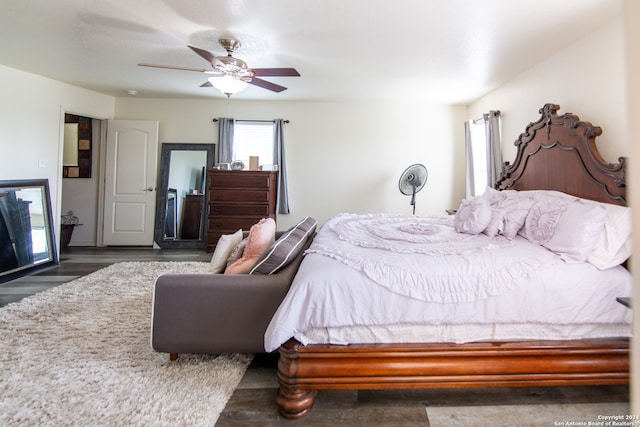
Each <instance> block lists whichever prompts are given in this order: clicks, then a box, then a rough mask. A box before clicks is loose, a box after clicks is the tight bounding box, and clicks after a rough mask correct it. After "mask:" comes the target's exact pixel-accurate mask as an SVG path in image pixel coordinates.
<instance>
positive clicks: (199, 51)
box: [187, 45, 224, 68]
mask: <svg viewBox="0 0 640 427" xmlns="http://www.w3.org/2000/svg"><path fill="white" fill-rule="evenodd" d="M187 46H189V49H191V50H192V51H194V52H195V53H197V54H198V55H200V56H201V57H202V58H204V59H206V60H207V61H208V62H209V63H210V64H211V65H213V67H214V68H216V67H224V63H223V62H222V61H220V60H219V59H218V58H216V57H215V56H214V55H213V54H212V53H211V52H209V51H207V50H204V49H200V48H199V47H195V46H191V45H187Z"/></svg>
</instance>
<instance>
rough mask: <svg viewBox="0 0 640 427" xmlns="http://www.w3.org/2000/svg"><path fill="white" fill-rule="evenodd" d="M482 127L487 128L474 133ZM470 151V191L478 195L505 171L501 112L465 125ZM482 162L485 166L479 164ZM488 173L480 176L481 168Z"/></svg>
mask: <svg viewBox="0 0 640 427" xmlns="http://www.w3.org/2000/svg"><path fill="white" fill-rule="evenodd" d="M478 127H482V128H484V129H482V130H483V131H479V132H478V131H476V132H474V128H478ZM464 136H465V154H466V194H467V198H469V197H473V196H476V195H477V194H478V193H479V192H481V191H484V188H486V187H494V186H495V184H496V182H497V181H498V178H499V177H500V173H501V172H502V143H501V138H500V112H499V111H493V110H491V111H489V112H488V113H486V114H483V115H482V118H480V119H478V120H469V121H467V122H465V124H464ZM480 165H482V166H484V167H479V166H480ZM480 169H481V170H483V171H485V172H483V173H482V175H478V172H477V171H478V170H480Z"/></svg>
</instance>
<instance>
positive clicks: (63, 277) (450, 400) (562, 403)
mask: <svg viewBox="0 0 640 427" xmlns="http://www.w3.org/2000/svg"><path fill="white" fill-rule="evenodd" d="M210 259H211V254H210V253H206V252H204V251H203V250H184V249H151V248H131V247H128V248H111V247H109V248H86V247H68V248H64V249H63V250H62V253H61V255H60V264H59V266H57V267H55V268H53V269H50V270H46V271H43V272H39V273H38V274H35V275H32V276H27V277H23V278H20V279H16V280H13V281H11V282H7V283H4V284H0V306H5V305H7V304H10V303H12V302H15V301H19V300H20V299H22V298H25V297H28V296H29V295H32V294H35V293H37V292H40V291H43V290H45V289H47V288H50V287H53V286H58V285H60V284H63V283H65V282H68V281H71V280H74V279H76V278H78V277H81V276H84V275H86V274H89V273H92V272H94V271H97V270H99V269H101V268H103V267H106V266H108V265H110V264H113V263H116V262H123V261H203V262H208V261H209V260H210ZM167 357H168V356H167ZM277 358H278V355H277V354H257V355H255V357H254V360H253V362H252V363H251V365H250V366H249V369H248V370H247V372H246V374H245V375H244V377H243V379H242V381H241V382H240V384H239V385H238V387H237V389H236V390H235V392H234V394H233V396H232V397H231V399H230V400H229V402H228V403H227V405H226V407H225V409H224V410H223V412H222V413H221V415H220V418H219V419H218V422H217V423H216V426H218V427H226V426H248V425H255V426H261V427H262V426H281V425H291V426H337V425H348V426H367V427H369V426H427V427H429V426H430V427H439V426H447V427H456V426H475V427H478V426H506V425H509V426H553V425H571V424H567V423H569V422H580V423H581V422H584V423H585V425H586V423H588V422H598V416H600V415H626V414H628V413H629V389H628V387H626V386H605V387H553V388H533V387H527V388H517V389H504V388H503V389H500V388H495V389H471V390H462V389H434V390H377V391H375V390H374V391H371V390H360V391H358V390H351V391H320V392H319V393H318V397H317V398H316V403H315V404H314V407H313V410H312V411H311V413H310V414H309V415H308V416H307V417H305V418H303V419H301V420H296V421H293V420H286V419H284V418H282V417H280V416H279V414H278V412H277V409H276V405H275V397H276V393H277V388H278V382H277V377H276V372H277V360H278V359H277ZM562 423H564V424H562ZM574 425H581V424H574Z"/></svg>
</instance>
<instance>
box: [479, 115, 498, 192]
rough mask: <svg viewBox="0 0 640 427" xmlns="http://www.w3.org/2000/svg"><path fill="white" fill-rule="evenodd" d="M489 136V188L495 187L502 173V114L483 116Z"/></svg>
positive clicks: (486, 132)
mask: <svg viewBox="0 0 640 427" xmlns="http://www.w3.org/2000/svg"><path fill="white" fill-rule="evenodd" d="M483 118H484V130H485V134H486V136H487V139H486V141H487V186H489V187H495V185H496V182H497V181H498V178H500V173H501V172H502V143H501V141H500V112H499V111H493V110H491V111H489V113H488V114H484V115H483Z"/></svg>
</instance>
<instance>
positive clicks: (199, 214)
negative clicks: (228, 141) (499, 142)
mask: <svg viewBox="0 0 640 427" xmlns="http://www.w3.org/2000/svg"><path fill="white" fill-rule="evenodd" d="M214 148H215V145H214V144H180V143H163V144H162V149H161V154H160V176H159V182H158V193H157V194H158V196H157V204H156V222H155V232H154V234H155V236H154V237H155V242H156V244H157V245H158V246H160V247H161V248H206V233H207V227H206V225H207V212H206V206H208V200H207V169H211V168H213V165H214V160H215V159H214V153H215V151H214Z"/></svg>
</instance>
